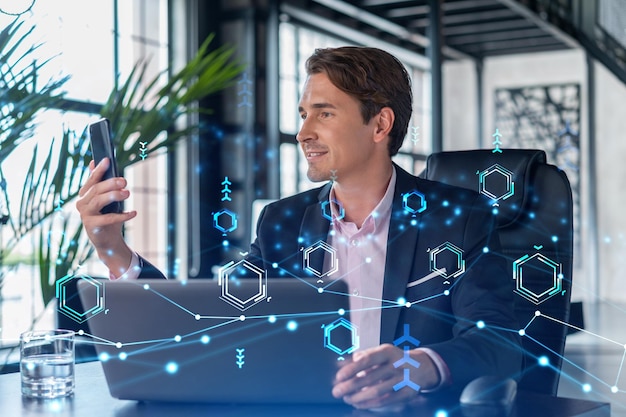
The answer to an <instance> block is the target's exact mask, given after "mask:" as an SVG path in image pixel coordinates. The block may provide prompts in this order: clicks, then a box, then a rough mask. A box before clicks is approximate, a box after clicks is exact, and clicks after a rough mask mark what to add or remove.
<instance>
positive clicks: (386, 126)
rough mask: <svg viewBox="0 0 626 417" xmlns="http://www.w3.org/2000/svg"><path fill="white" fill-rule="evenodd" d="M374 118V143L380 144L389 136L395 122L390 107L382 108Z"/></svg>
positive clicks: (394, 116)
mask: <svg viewBox="0 0 626 417" xmlns="http://www.w3.org/2000/svg"><path fill="white" fill-rule="evenodd" d="M375 117H376V130H375V131H374V141H375V142H380V141H382V140H384V139H385V138H387V137H388V136H389V133H390V132H391V128H392V127H393V122H394V121H395V120H396V115H395V114H394V112H393V110H392V109H391V107H383V108H382V109H381V110H380V112H379V113H378V114H377V115H376V116H375Z"/></svg>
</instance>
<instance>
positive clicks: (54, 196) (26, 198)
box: [0, 20, 243, 305]
mask: <svg viewBox="0 0 626 417" xmlns="http://www.w3.org/2000/svg"><path fill="white" fill-rule="evenodd" d="M21 26H22V24H21V23H19V22H18V21H17V20H16V21H15V22H14V23H13V24H11V25H9V26H8V27H6V28H5V29H4V30H2V31H1V32H0V187H2V185H3V184H6V179H5V174H4V173H3V171H2V161H4V160H5V159H6V158H7V157H8V156H9V154H10V153H11V152H13V151H14V150H15V149H17V148H18V147H19V146H20V144H22V143H24V142H25V141H27V140H32V138H35V137H36V136H35V132H36V130H35V127H36V117H37V115H38V114H39V112H41V111H45V109H46V108H55V107H56V108H58V107H59V106H60V104H61V103H62V101H63V93H62V92H60V91H61V89H62V86H63V84H64V83H65V81H66V79H67V78H60V79H57V80H51V81H49V82H47V83H45V84H43V85H41V81H40V80H39V78H38V74H39V69H40V68H41V66H42V65H45V62H42V63H36V62H34V61H33V60H32V58H31V57H30V53H31V52H32V51H33V50H34V49H35V48H36V47H37V46H32V47H29V48H26V50H25V52H23V53H21V54H17V55H16V51H17V50H19V49H20V48H18V46H24V45H26V44H27V42H28V35H29V33H30V31H26V32H25V33H20V30H21ZM213 40H214V37H213V36H209V37H208V38H207V39H206V41H205V42H204V43H203V44H202V45H201V47H200V48H199V50H198V52H197V54H196V55H195V56H194V57H193V58H192V59H191V60H190V61H189V62H188V63H187V64H186V65H185V66H184V67H183V68H181V69H180V70H179V71H177V72H175V73H174V74H170V75H169V77H168V78H167V79H168V81H167V82H166V83H165V84H164V85H163V84H162V83H160V80H162V79H163V77H162V75H163V74H158V75H157V76H155V77H152V78H150V77H148V76H147V71H146V68H147V62H145V61H140V62H138V63H137V64H136V65H135V66H134V68H133V70H132V71H131V73H130V75H129V76H128V78H127V79H125V80H123V82H122V83H121V84H120V86H119V87H118V88H117V89H115V90H114V91H112V92H111V93H110V95H109V97H108V100H107V101H106V103H104V104H103V105H102V108H101V109H100V112H99V113H100V115H101V116H102V117H106V118H108V119H109V120H110V122H111V126H112V128H113V131H114V132H115V133H116V136H115V139H116V154H117V160H118V166H119V168H120V170H123V169H124V168H126V167H128V166H130V165H132V164H136V163H140V162H141V161H142V160H143V159H144V158H145V156H147V155H149V154H151V153H154V152H165V151H167V149H168V148H170V147H171V146H172V145H173V144H175V143H176V141H178V140H179V139H181V138H184V137H186V136H188V135H189V134H190V133H191V132H193V131H194V130H195V129H197V127H195V126H189V127H183V128H180V127H175V124H176V123H177V121H178V120H179V119H180V118H181V117H183V116H186V115H189V114H192V113H196V112H207V111H210V110H209V109H203V108H200V107H199V106H198V102H199V100H201V99H202V98H204V97H206V96H208V95H210V94H214V93H216V92H219V91H220V90H223V89H225V88H227V87H228V86H230V85H232V84H233V83H234V80H235V78H236V77H237V76H238V75H239V74H240V73H241V72H242V71H243V66H242V65H241V64H239V63H237V62H236V60H235V59H233V54H234V50H233V48H232V47H226V46H222V47H218V48H211V47H212V42H213ZM164 132H165V133H166V134H164ZM140 144H143V145H142V146H141V147H142V148H143V151H142V155H139V152H138V150H139V149H140ZM53 150H54V151H53ZM40 152H42V150H41V149H40V148H39V146H38V145H35V147H34V151H33V153H32V159H31V161H30V163H28V164H25V170H26V177H25V181H24V185H23V188H22V195H21V201H20V202H19V204H17V205H11V202H10V201H9V195H8V193H6V192H2V188H0V197H1V198H2V199H1V200H0V201H1V202H2V203H1V204H0V220H1V221H2V222H5V223H6V224H5V225H4V226H0V227H4V228H6V230H5V232H6V233H5V235H8V239H7V240H6V242H4V243H2V242H0V243H2V244H1V245H0V290H1V288H2V282H3V277H4V276H5V274H6V273H7V272H8V271H9V269H8V266H7V260H10V259H12V258H11V253H12V251H13V250H14V249H15V247H17V245H18V244H19V243H20V242H21V241H23V240H24V239H31V240H34V241H35V242H36V248H37V250H36V261H37V265H38V270H39V279H40V288H41V296H42V300H43V303H44V305H47V304H48V303H50V302H51V301H52V300H54V299H55V283H56V282H57V281H58V280H59V279H61V278H64V277H67V276H70V275H73V274H75V273H76V272H77V269H78V268H79V267H80V265H81V264H82V263H84V262H85V260H87V258H89V256H91V254H92V248H91V246H90V244H89V242H88V240H87V238H86V236H85V233H83V228H82V224H81V223H80V221H78V220H77V216H64V215H60V214H59V213H62V212H63V208H64V207H65V206H66V205H68V204H71V203H73V200H74V199H75V198H76V197H77V195H78V190H79V188H80V186H81V184H82V183H83V182H84V180H85V178H86V177H87V176H88V174H89V173H88V164H89V161H90V160H91V156H90V153H89V143H88V137H87V133H86V129H85V130H83V131H82V132H72V131H69V130H65V131H63V132H62V135H61V137H60V139H58V141H57V143H56V144H55V146H51V147H49V149H48V150H47V153H46V154H45V155H44V157H43V163H42V162H41V160H42V158H41V156H40V155H39V154H40ZM52 236H54V237H55V238H54V239H53V238H51V237H52ZM13 263H14V264H15V262H13Z"/></svg>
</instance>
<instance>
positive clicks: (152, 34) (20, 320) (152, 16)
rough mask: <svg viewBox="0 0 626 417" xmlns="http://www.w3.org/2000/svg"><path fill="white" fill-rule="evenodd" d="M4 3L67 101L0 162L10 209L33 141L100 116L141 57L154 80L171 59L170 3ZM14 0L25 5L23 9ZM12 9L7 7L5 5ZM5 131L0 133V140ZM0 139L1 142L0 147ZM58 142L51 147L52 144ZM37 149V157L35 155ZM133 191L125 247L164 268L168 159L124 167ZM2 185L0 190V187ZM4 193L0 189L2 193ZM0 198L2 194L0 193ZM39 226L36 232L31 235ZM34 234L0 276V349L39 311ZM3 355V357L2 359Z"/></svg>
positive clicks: (46, 142)
mask: <svg viewBox="0 0 626 417" xmlns="http://www.w3.org/2000/svg"><path fill="white" fill-rule="evenodd" d="M4 3H10V4H8V5H7V7H3V8H2V11H3V13H0V25H1V26H2V27H3V28H4V27H6V26H7V25H8V24H10V23H11V22H13V21H14V20H15V18H16V17H15V16H13V15H8V14H6V13H15V14H19V13H21V12H24V11H25V12H24V13H22V14H21V15H20V16H19V20H20V21H22V22H23V25H22V28H21V33H22V34H23V33H26V32H27V31H28V30H30V29H31V28H32V33H31V34H30V35H29V37H28V43H29V44H28V45H22V47H23V48H25V49H24V50H26V48H28V47H30V46H31V45H33V44H40V46H39V47H37V48H36V49H35V50H34V51H33V52H32V55H30V56H32V57H34V58H35V59H36V60H37V62H44V60H46V59H50V58H51V57H52V59H50V60H49V61H48V62H47V63H46V64H45V65H43V66H42V71H41V72H40V77H39V81H38V82H40V83H43V82H45V80H47V79H49V78H51V77H52V78H56V79H59V78H60V77H63V76H65V75H69V76H70V78H69V80H68V81H67V82H66V83H65V85H64V87H63V90H64V91H65V92H66V95H65V100H64V102H63V103H61V105H60V106H59V108H56V109H44V110H43V111H42V112H41V113H40V114H39V116H38V118H37V123H36V127H35V129H34V136H33V137H32V138H30V139H28V140H27V141H25V142H23V143H22V144H20V146H19V147H18V148H17V149H16V150H15V151H13V152H11V153H10V154H9V155H8V156H7V157H6V158H5V159H4V160H2V161H0V167H1V169H2V172H3V173H4V177H5V179H6V193H7V195H8V196H9V201H10V209H11V211H12V212H17V210H18V207H19V204H20V200H21V198H20V197H21V192H22V185H23V183H24V178H25V176H26V168H25V165H26V164H25V161H30V160H31V157H32V152H33V149H34V147H35V145H37V146H38V148H39V154H41V155H42V158H43V155H45V154H46V153H47V151H48V149H50V147H51V146H52V143H53V139H54V138H57V139H56V140H57V143H58V140H59V139H60V138H61V137H62V135H63V131H64V130H67V131H70V132H72V134H74V135H77V136H79V135H81V134H82V133H83V131H84V129H85V128H86V126H87V124H88V123H90V122H92V121H95V120H97V119H98V118H99V117H100V116H99V115H98V114H96V112H97V111H98V109H99V108H100V106H101V105H102V104H103V103H104V102H105V101H106V100H107V98H108V96H109V94H110V93H111V91H113V90H114V88H115V86H116V85H118V83H120V82H122V81H123V80H125V79H126V78H127V77H128V75H129V74H130V71H131V69H132V67H133V65H134V64H135V63H136V62H137V61H138V60H141V59H147V60H149V65H148V77H147V79H151V78H152V77H154V76H156V75H157V74H158V73H160V72H161V71H163V70H164V69H165V68H167V65H168V25H167V21H168V15H167V11H168V2H167V0H132V1H129V0H124V1H120V0H55V1H46V0H35V1H33V2H32V7H31V4H30V3H31V2H30V1H26V0H21V1H18V2H14V1H13V0H12V1H11V2H6V1H5V2H4ZM17 4H23V5H24V7H22V9H21V10H19V7H18V5H17ZM8 7H10V10H9V9H8ZM1 139H2V136H0V140H1ZM1 146H2V144H1V143H0V147H1ZM55 146H56V145H55ZM39 154H38V156H39ZM124 174H125V176H126V177H127V178H128V179H129V183H130V184H131V185H130V187H129V188H130V190H131V194H132V196H133V198H132V201H129V202H128V207H132V208H133V209H137V210H138V211H139V213H140V216H139V218H138V219H137V220H136V221H134V222H131V223H129V224H128V227H127V229H126V237H127V240H128V241H129V243H130V245H131V246H132V247H133V248H135V249H137V250H140V251H141V252H142V253H145V254H146V255H147V256H149V257H150V258H151V259H152V260H154V261H155V262H156V263H157V264H158V265H159V266H165V264H166V253H167V239H166V235H165V233H166V230H167V227H166V224H167V220H166V215H167V213H166V212H165V208H166V207H167V204H166V198H167V189H166V174H167V171H166V163H165V156H164V155H160V156H152V155H151V156H150V158H147V159H146V160H145V161H142V162H141V163H138V164H135V165H134V166H132V167H129V168H128V169H127V171H125V173H124ZM1 192H2V191H1V190H0V193H1ZM0 196H1V195H0ZM1 197H2V198H1V199H0V208H2V207H1V204H2V203H4V196H1ZM63 215H64V216H69V217H70V218H72V221H76V222H78V221H79V218H78V214H77V213H76V211H75V208H74V204H71V203H70V204H67V205H66V207H65V209H64V210H63ZM0 233H1V234H0V243H2V242H3V241H4V242H5V243H6V242H7V241H8V240H9V239H11V233H9V231H8V230H6V228H5V229H2V230H0ZM37 234H38V231H36V232H35V235H37ZM36 245H37V243H36V239H35V237H33V238H32V239H31V238H26V239H23V242H21V244H20V246H19V247H18V248H17V249H16V250H15V251H12V252H11V257H12V258H13V259H12V261H13V262H17V263H19V264H20V266H19V269H18V270H17V271H15V272H13V273H10V274H8V275H7V276H6V277H5V278H4V279H2V278H0V280H1V281H0V300H2V302H0V347H1V346H2V345H3V340H11V339H15V338H16V337H17V335H18V334H19V332H20V331H23V330H24V329H26V328H28V327H29V326H30V325H31V323H32V322H33V320H35V319H36V318H37V317H38V315H39V314H40V313H41V311H42V307H43V306H42V305H41V301H40V295H39V284H38V282H39V276H38V275H39V274H38V268H37V266H36V265H35V263H34V262H35V259H36V258H35V255H34V253H35V251H36ZM84 271H85V273H88V274H91V275H94V276H101V275H103V274H107V271H106V269H105V268H103V266H102V265H101V264H100V263H99V262H97V261H94V262H92V263H90V264H89V265H87V266H85V269H84ZM46 317H47V318H44V319H43V320H44V321H46V320H47V321H46V323H42V324H41V325H42V326H45V327H50V325H52V324H51V323H53V321H52V320H54V318H53V314H52V312H50V314H47V316H46ZM1 363H3V358H2V357H0V364H1Z"/></svg>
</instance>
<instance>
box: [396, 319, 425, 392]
mask: <svg viewBox="0 0 626 417" xmlns="http://www.w3.org/2000/svg"><path fill="white" fill-rule="evenodd" d="M393 344H394V346H400V345H402V344H405V346H404V348H403V353H402V358H401V359H398V360H397V361H395V362H394V363H393V367H394V368H400V367H401V366H403V365H408V366H409V367H413V368H416V369H417V368H419V367H420V363H419V362H418V361H416V360H415V359H413V358H412V357H411V355H410V349H411V346H412V347H418V346H419V345H420V341H419V340H417V339H416V338H414V337H413V336H411V333H410V332H409V325H408V324H405V325H404V332H403V334H402V336H400V337H399V338H397V339H396V340H394V341H393ZM406 344H408V345H410V346H406ZM402 372H403V373H402V375H403V378H402V381H400V382H398V383H397V384H395V385H394V386H393V390H394V391H398V390H401V389H402V388H404V387H409V388H411V389H413V390H415V391H418V392H419V390H420V386H419V385H418V384H416V383H415V382H413V381H411V373H410V370H409V368H404V369H403V370H402Z"/></svg>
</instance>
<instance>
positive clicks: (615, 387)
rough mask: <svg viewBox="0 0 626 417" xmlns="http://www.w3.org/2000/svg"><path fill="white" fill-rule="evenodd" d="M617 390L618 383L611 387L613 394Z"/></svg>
mask: <svg viewBox="0 0 626 417" xmlns="http://www.w3.org/2000/svg"><path fill="white" fill-rule="evenodd" d="M617 391H618V389H617V386H616V385H613V386H612V387H611V392H612V393H613V394H615V393H617Z"/></svg>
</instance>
